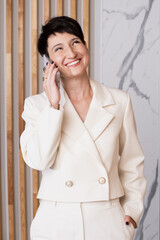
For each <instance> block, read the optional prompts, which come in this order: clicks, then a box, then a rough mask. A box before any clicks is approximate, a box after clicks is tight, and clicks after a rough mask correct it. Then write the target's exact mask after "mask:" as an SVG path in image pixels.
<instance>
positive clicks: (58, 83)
mask: <svg viewBox="0 0 160 240" xmlns="http://www.w3.org/2000/svg"><path fill="white" fill-rule="evenodd" d="M47 63H48V64H52V62H51V60H50V59H49V58H47V57H46V56H45V55H43V66H44V67H43V73H44V72H45V70H46V66H47ZM55 80H56V84H57V87H58V88H60V72H59V71H58V72H57V73H56V79H55Z"/></svg>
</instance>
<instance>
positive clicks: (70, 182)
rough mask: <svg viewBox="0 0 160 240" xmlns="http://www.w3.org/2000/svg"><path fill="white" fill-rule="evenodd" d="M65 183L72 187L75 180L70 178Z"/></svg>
mask: <svg viewBox="0 0 160 240" xmlns="http://www.w3.org/2000/svg"><path fill="white" fill-rule="evenodd" d="M65 185H66V186H67V187H72V186H73V182H72V181H70V180H68V181H66V182H65Z"/></svg>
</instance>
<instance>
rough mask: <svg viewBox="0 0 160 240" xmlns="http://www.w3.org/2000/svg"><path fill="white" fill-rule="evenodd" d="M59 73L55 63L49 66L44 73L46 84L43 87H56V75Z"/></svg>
mask: <svg viewBox="0 0 160 240" xmlns="http://www.w3.org/2000/svg"><path fill="white" fill-rule="evenodd" d="M57 72H58V67H55V63H53V64H48V65H47V67H46V70H45V73H44V78H43V79H44V82H43V85H44V86H46V85H50V86H51V85H54V84H56V82H55V79H56V73H57Z"/></svg>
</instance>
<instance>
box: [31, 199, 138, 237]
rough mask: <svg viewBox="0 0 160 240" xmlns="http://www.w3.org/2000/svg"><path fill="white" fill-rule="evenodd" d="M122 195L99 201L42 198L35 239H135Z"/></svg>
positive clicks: (36, 220)
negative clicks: (120, 199)
mask: <svg viewBox="0 0 160 240" xmlns="http://www.w3.org/2000/svg"><path fill="white" fill-rule="evenodd" d="M124 217H125V215H124V211H123V209H122V207H121V205H120V202H119V199H114V200H110V201H96V202H79V203H67V202H64V203H63V202H51V201H44V200H41V202H40V206H39V208H38V210H37V213H36V216H35V218H34V219H33V221H32V224H31V229H30V236H31V240H133V236H134V232H135V230H134V227H133V225H132V224H131V223H130V224H129V225H126V224H125V221H124Z"/></svg>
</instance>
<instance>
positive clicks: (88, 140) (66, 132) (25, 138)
mask: <svg viewBox="0 0 160 240" xmlns="http://www.w3.org/2000/svg"><path fill="white" fill-rule="evenodd" d="M90 84H91V87H92V89H93V98H92V101H91V104H90V107H89V110H88V113H87V116H86V119H85V121H84V123H83V122H82V120H81V119H80V117H79V115H78V113H77V112H76V110H75V108H74V107H73V105H72V103H71V101H70V99H69V97H68V96H67V93H66V92H65V91H64V89H63V88H62V86H61V96H62V97H61V101H60V110H56V109H54V108H52V107H50V104H49V101H48V98H47V95H46V93H45V92H43V93H41V94H38V95H34V96H31V97H28V98H27V99H26V100H25V105H24V112H23V114H22V118H23V119H24V120H25V122H26V126H25V130H24V132H23V133H22V135H21V138H20V144H21V149H22V154H23V158H24V161H25V162H26V164H27V165H28V166H30V167H31V168H34V169H37V170H42V171H43V176H42V180H41V185H40V189H39V192H38V198H39V199H46V200H53V201H61V202H88V201H99V200H110V199H114V198H120V201H121V204H122V207H123V209H124V211H125V214H126V215H129V216H131V217H132V218H133V219H134V220H135V221H136V222H137V224H138V222H139V218H140V216H141V213H142V210H143V202H144V194H145V189H146V179H145V177H144V175H143V168H144V155H143V152H142V150H141V147H140V144H139V141H138V139H137V133H136V125H135V120H134V115H133V110H132V105H131V100H130V97H129V94H128V93H126V92H123V91H121V90H119V89H113V88H107V87H105V86H104V85H102V84H100V83H98V82H96V81H94V80H90Z"/></svg>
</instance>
